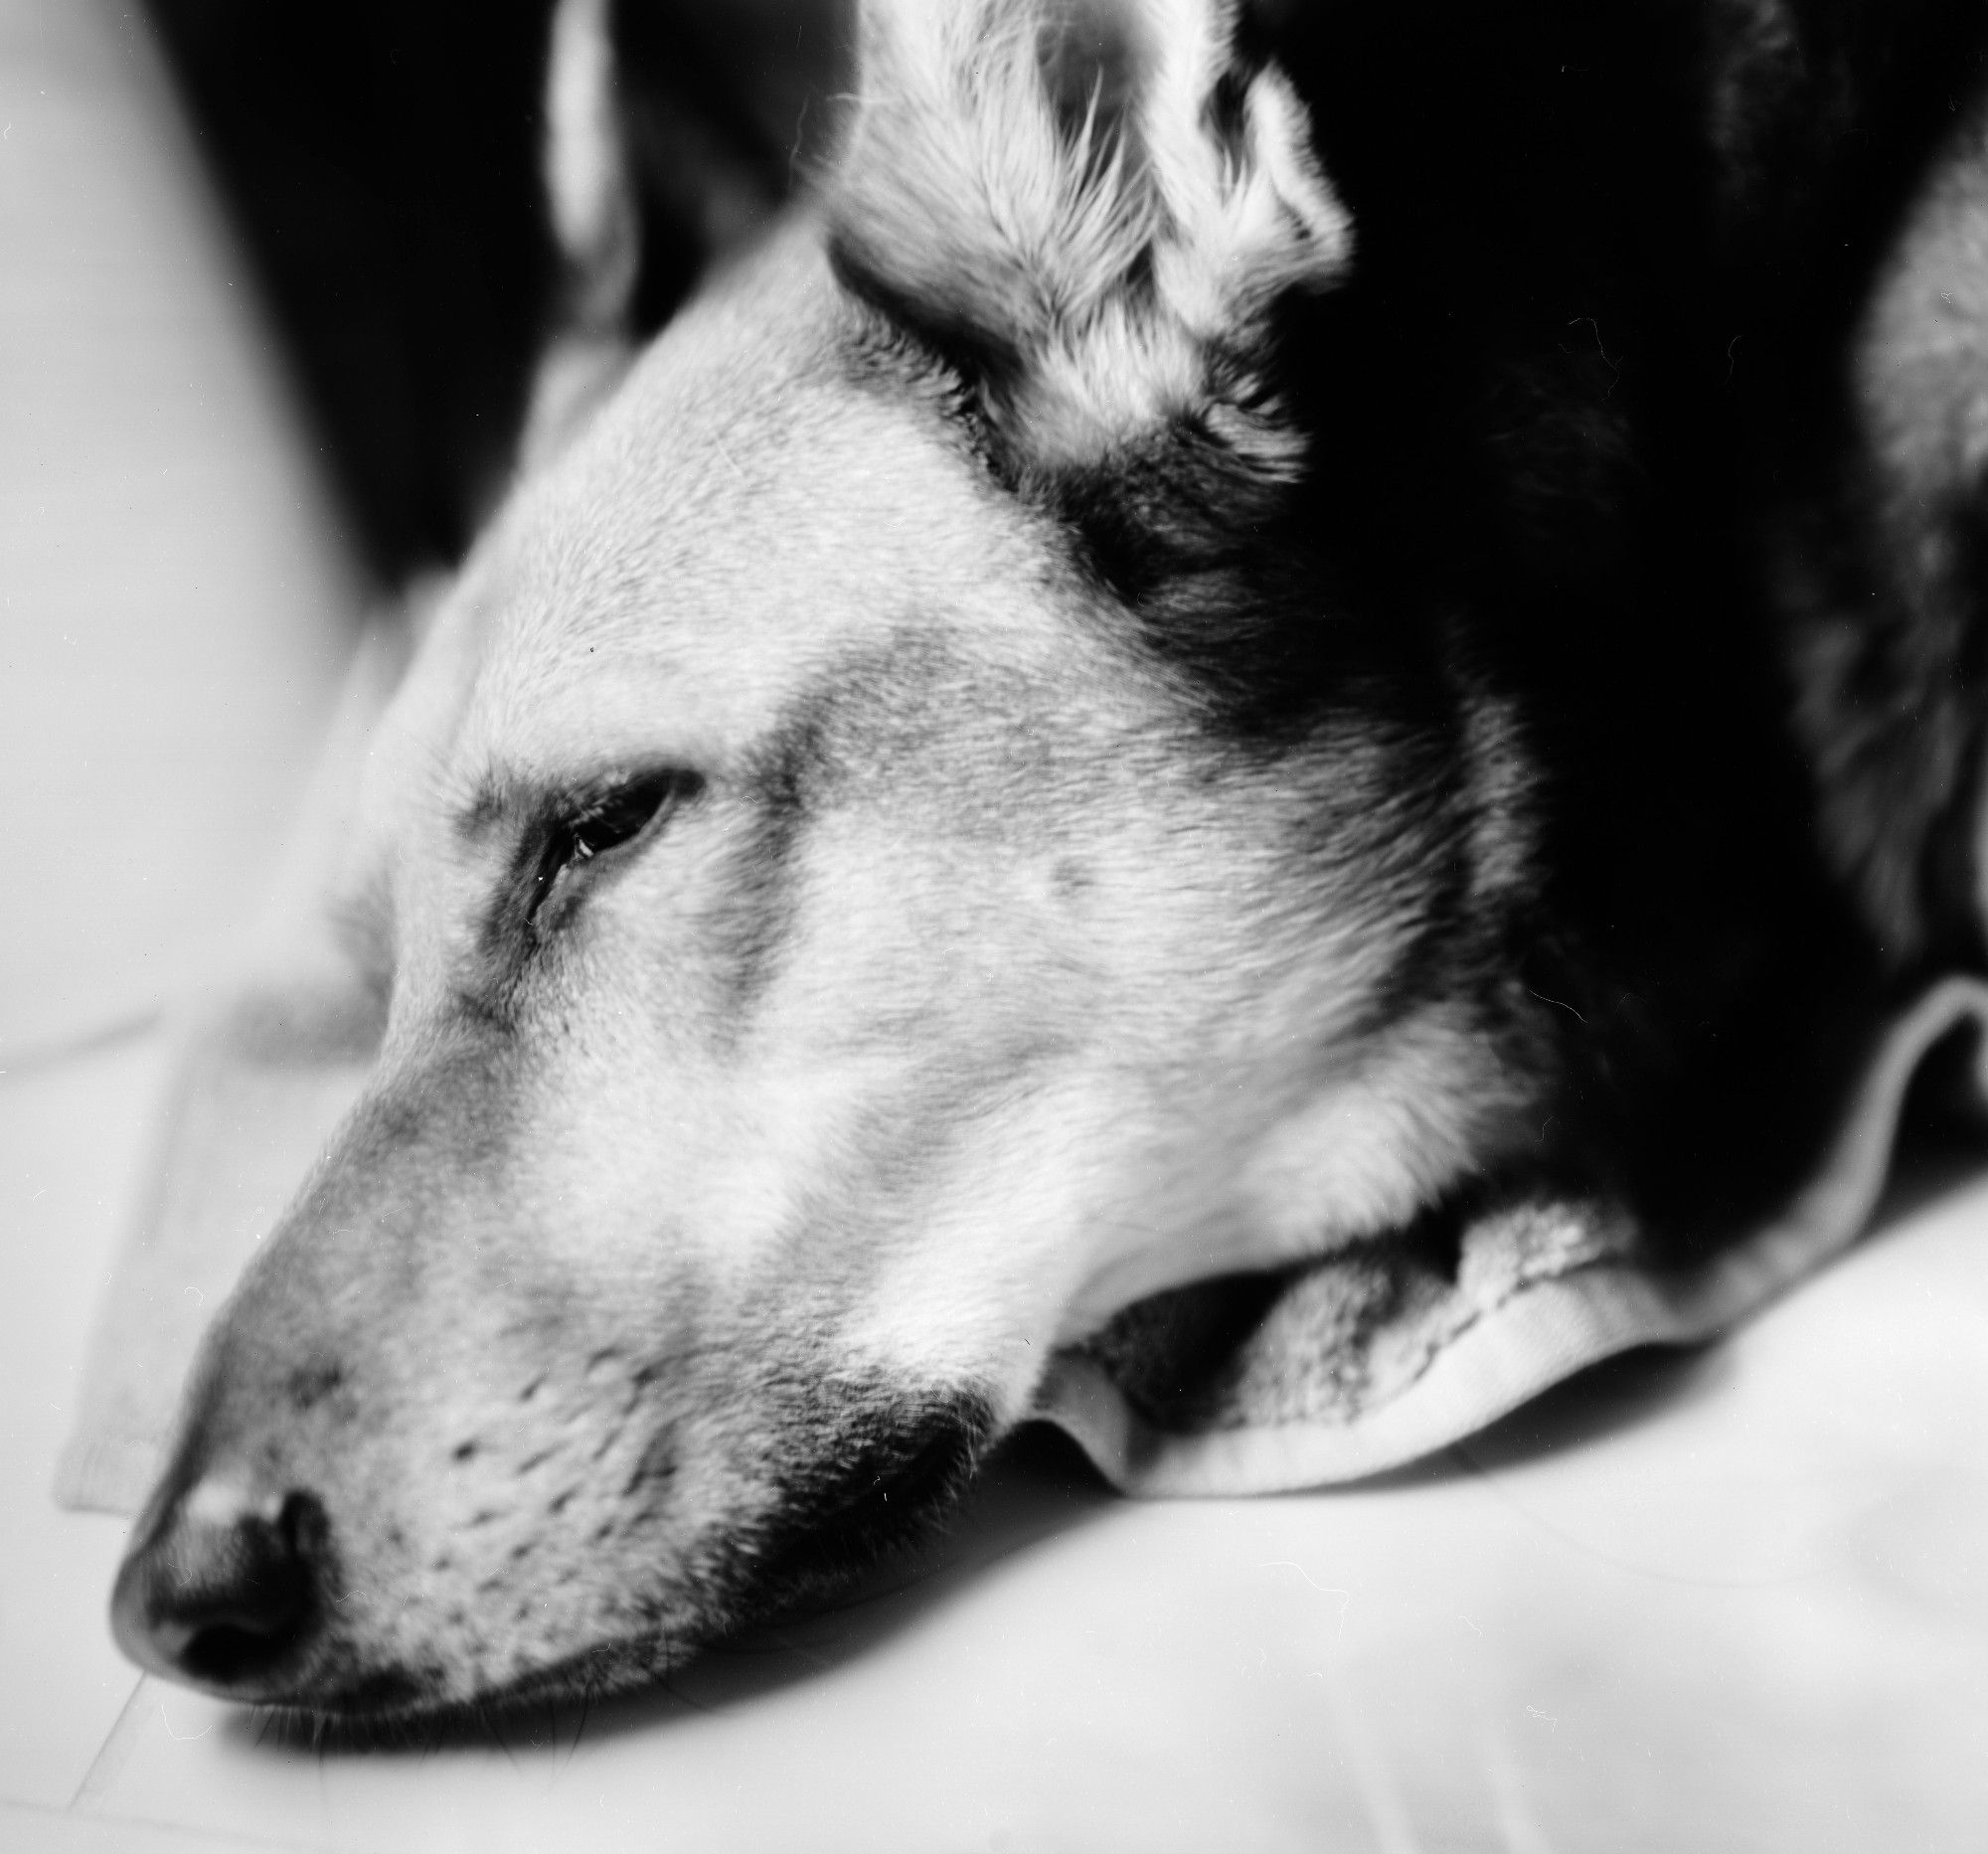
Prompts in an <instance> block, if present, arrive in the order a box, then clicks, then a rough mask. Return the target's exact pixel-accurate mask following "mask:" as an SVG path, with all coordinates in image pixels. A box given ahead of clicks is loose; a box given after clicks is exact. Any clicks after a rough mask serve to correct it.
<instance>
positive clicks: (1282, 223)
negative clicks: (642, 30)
mask: <svg viewBox="0 0 1988 1854" xmlns="http://www.w3.org/2000/svg"><path fill="white" fill-rule="evenodd" d="M1237 11H1238V9H1237V7H1236V5H1235V4H1234V0H1063V3H1061V4H1059V0H1022V3H1021V4H1014V3H1013V0H1002V3H1001V4H996V3H995V0H870V3H869V4H868V5H867V7H866V9H865V12H864V14H863V19H862V26H861V35H860V48H861V50H860V57H861V80H860V89H859V95H858V99H857V106H856V109H855V111H854V114H853V121H852V126H851V129H850V133H849V139H848V142H847V144H846V147H845V150H844V153H843V156H842V160H841V163H840V169H839V173H838V176H837V179H836V182H835V185H834V188H833V192H832V195H831V213H832V234H831V236H832V246H831V249H832V251H833V253H834V256H835V259H836V262H837V265H838V268H839V270H840V272H841V274H842V276H843V278H844V280H845V282H847V283H848V284H849V286H850V287H851V288H852V289H853V290H854V291H855V292H856V293H857V294H858V295H860V296H862V297H864V298H866V299H868V300H869V301H871V302H872V303H874V304H875V305H877V306H878V307H880V308H882V309H883V310H884V311H885V312H886V313H887V314H888V315H889V316H890V317H891V318H892V320H893V321H895V322H896V323H898V324H900V325H902V326H904V327H906V328H908V329H910V330H911V332H912V333H913V334H914V335H916V336H917V337H919V338H920V339H922V340H923V341H924V342H926V343H927V344H928V345H929V346H931V347H933V348H935V349H936V350H937V351H938V352H939V353H940V354H941V355H942V356H943V357H944V358H945V359H946V360H947V361H948V362H949V363H951V365H952V366H953V367H954V368H955V369H956V370H957V371H958V372H959V373H961V374H962V375H964V376H965V377H966V378H967V379H968V380H969V382H970V383H971V385H972V386H973V388H974V389H975V391H976V393H977V394H978V396H979V399H980V402H981V411H982V413H983V415H984V419H985V422H986V424H987V426H988V427H989V429H990V430H991V433H992V436H993V440H994V444H995V447H996V450H997V452H998V453H1001V454H1002V457H1003V460H1004V461H1005V462H1006V464H1007V465H1008V467H1009V468H1010V469H1012V470H1013V471H1014V472H1015V473H1016V474H1017V475H1018V476H1020V477H1022V478H1024V479H1026V478H1030V477H1036V478H1054V477H1056V476H1057V475H1059V474H1062V473H1065V472H1069V471H1072V470H1082V469H1085V468H1087V467H1089V466H1092V465H1095V464H1097V463H1099V462H1101V461H1104V460H1105V459H1107V458H1109V457H1111V456H1113V455H1114V454H1115V453H1121V452H1125V451H1129V450H1131V449H1133V448H1136V447H1139V446H1141V445H1143V444H1145V443H1147V442H1148V441H1149V440H1150V439H1151V438H1152V437H1153V436H1154V435H1155V434H1162V433H1165V432H1167V431H1169V430H1174V431H1178V430H1182V429H1189V430H1192V431H1194V432H1195V433H1196V434H1197V435H1198V436H1200V437H1201V438H1203V439H1205V440H1213V442H1214V443H1215V444H1216V445H1217V446H1218V447H1219V448H1220V450H1221V451H1222V452H1224V453H1226V454H1225V455H1224V458H1223V461H1224V464H1225V466H1226V467H1227V468H1228V469H1229V470H1230V472H1231V473H1233V472H1234V469H1235V466H1237V465H1241V466H1242V468H1243V472H1244V473H1245V474H1249V475H1253V476H1255V477H1257V478H1258V479H1261V478H1268V479H1270V480H1271V481H1272V482H1276V481H1282V480H1285V479H1287V478H1288V477H1290V476H1291V475H1292V474H1294V473H1295V471H1296V469H1297V468H1298V465H1299V462H1300V459H1301V449H1302V439H1301V436H1300V434H1299V433H1298V432H1297V431H1296V429H1295V428H1294V427H1293V426H1292V424H1291V422H1290V420H1289V418H1288V416H1287V414H1286V413H1285V411H1284V409H1283V408H1281V407H1280V406H1279V404H1278V402H1277V399H1276V395H1275V392H1274V385H1273V382H1272V381H1271V379H1270V377H1269V362H1270V351H1271V348H1272V346H1273V343H1272V340H1271V335H1272V318H1273V313H1274V311H1275V309H1276V307H1277V305H1278V304H1279V303H1280V302H1281V301H1283V300H1284V299H1286V298H1287V297H1288V296H1289V295H1290V293H1291V292H1294V291H1317V290H1321V289H1326V288H1329V287H1331V286H1332V285H1333V284H1334V283H1336V282H1337V281H1338V280H1339V279H1340V278H1341V277H1342V276H1343V275H1344V274H1345V272H1346V270H1347V267H1348V265H1349V262H1350V259H1351V255H1352V228H1351V224H1350V221H1349V219H1348V217H1347V214H1346V212H1345V211H1344V209H1343V208H1342V207H1341V205H1340V203H1339V201H1338V200H1337V198H1336V197H1335V196H1334V194H1333V191H1332V189H1331V187H1330V186H1329V185H1328V183H1327V181H1326V179H1325V176H1324V174H1323V173H1322V172H1321V170H1320V168H1319V166H1318V164H1317V162H1316V160H1315V159H1314V157H1313V155H1312V152H1311V149H1310V146H1309V143H1308V128H1307V123H1306V120H1305V116H1304V112H1303V109H1302V106H1301V105H1300V103H1299V101H1298V98H1297V94H1296V92H1295V91H1294V90H1293V88H1292V87H1291V85H1290V84H1289V83H1288V81H1287V80H1286V79H1285V78H1284V77H1283V75H1282V74H1281V73H1280V72H1278V71H1277V70H1275V69H1274V68H1273V67H1271V66H1270V65H1268V64H1266V63H1264V62H1263V61H1261V60H1259V59H1254V58H1252V57H1250V56H1249V55H1248V54H1247V52H1246V51H1245V50H1244V49H1243V47H1242V46H1241V45H1240V43H1239V39H1238V20H1237Z"/></svg>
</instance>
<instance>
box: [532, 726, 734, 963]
mask: <svg viewBox="0 0 1988 1854" xmlns="http://www.w3.org/2000/svg"><path fill="white" fill-rule="evenodd" d="M706 782H707V781H706V779H705V777H704V774H703V773H701V772H698V771H696V770H694V769H693V768H691V767H689V766H680V765H662V766H651V767H647V768H644V769H643V770H641V771H638V772H634V773H630V774H628V775H626V776H625V777H619V778H615V779H611V780H603V781H602V782H601V783H599V784H598V785H596V786H594V787H592V788H590V789H588V790H586V791H583V792H578V793H573V794H569V795H568V796H567V797H566V798H564V799H563V800H562V801H560V802H559V803H558V804H557V805H555V806H554V807H552V809H551V815H550V817H549V818H548V820H547V822H546V823H545V824H544V825H543V826H542V829H541V832H540V836H539V843H540V849H539V855H538V857H537V859H536V867H535V869H534V871H533V874H532V877H531V883H530V889H529V892H528V899H527V906H526V910H525V923H526V926H527V927H529V928H530V929H531V930H532V932H533V934H534V935H535V936H536V937H537V938H538V939H540V940H544V939H546V938H547V937H548V936H549V935H550V934H551V933H552V932H553V930H554V929H555V927H557V926H558V924H559V920H560V918H561V917H562V916H563V915H564V913H565V909H564V906H563V905H562V903H563V900H564V898H565V897H566V896H567V895H568V894H569V893H570V892H571V890H572V886H573V881H574V878H575V877H576V876H577V875H578V874H580V872H583V871H586V870H588V869H590V868H591V866H592V865H593V864H595V863H597V862H599V861H600V860H601V859H603V858H606V857H610V856H612V855H613V854H614V852H616V851H618V850H623V849H626V848H628V847H629V846H630V845H632V844H634V843H636V842H637V841H638V840H640V839H641V838H643V837H646V836H648V835H650V834H651V833H652V832H653V831H654V830H655V829H656V827H657V826H658V825H659V824H660V823H662V822H663V821H664V820H665V819H667V818H668V817H670V816H672V815H674V814H675V813H676V812H677V811H679V810H681V809H682V808H683V807H684V806H685V805H687V804H690V803H692V802H694V801H695V800H696V799H697V798H698V797H699V796H700V795H702V793H703V792H704V790H705V786H706Z"/></svg>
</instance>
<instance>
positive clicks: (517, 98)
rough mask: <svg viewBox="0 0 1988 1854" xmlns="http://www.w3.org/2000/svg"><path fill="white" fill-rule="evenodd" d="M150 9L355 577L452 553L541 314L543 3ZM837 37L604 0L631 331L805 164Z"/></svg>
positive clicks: (501, 441)
mask: <svg viewBox="0 0 1988 1854" xmlns="http://www.w3.org/2000/svg"><path fill="white" fill-rule="evenodd" d="M145 4H146V8H147V11H148V13H149V14H150V16H151V19H152V23H153V26H154V29H155V31H156V32H157V34H158V37H159V39H160V41H161V43H162V45H163V46H164V48H165V51H166V54H167V57H168V60H169V63H170V66H171V69H172V72H173V75H174V78H175V81H176V83H177V84H178V86H179V89H180V93H181V96H182V99H183V101H184V103H185V106H186V109H187V113H188V115H189V117H190V118H191V120H192V123H193V126H194V130H195V134H196V136H197V139H198V142H199V145H200V147H201V150H202V153H203V156H204V158H205V160H206V161H207V163H208V166H209V168H210V171H211V172H212V174H213V177H214V179H215V182H216V185H217V187H218V190H219V192H220V194H221V196H222V198H223V200H224V201H225V203H226V206H227V209H228V211H229V213H230V215H231V217H232V219H233V222H234V225H235V229H236V232H237V235H238V237H239V238H240V239H241V241H242V243H243V245H244V247H245V248H246V250H247V252H248V257H249V261H250V264H251V266H252V268H253V271H254V273H255V275H256V277H257V279H258V281H259V283H260V285H261V288H262V291H263V293H264V296H265V299H266V302H267V305H268V309H269V312H270V314H271V316H272V318H273V320H274V322H275V324H276V326H277V328H278V330H279V332H280V334H281V337H282V340H283V342H284V345H285V348H286V350H287V353H288V355H289V357H290V361H291V365H292V367H293V370H294V373H295V375H296V378H297V380H298V382H299V384H300V387H301V391H302V394H303V397H304V400H305V402H306V404H307V406H308V408H309V410H310V413H311V415H312V417H313V418H314V420H315V422H316V428H317V432H318V434H319V436H320V438H321V441H322V444H323V446H324V450H325V453H326V461H327V463H328V465H329V472H328V473H329V475H330V477H331V479H332V480H333V482H334V483H335V484H336V486H337V488H338V490H339V492H340V494H341V496H342V498H343V500H344V502H345V504H346V507H347V511H348V513H349V515H350V517H351V521H352V526H353V529H354V531H355V532H356V534H357V535H358V536H359V538H360V541H361V544H362V546H363V549H364V551H365V555H366V559H367V564H368V566H369V567H370V568H371V570H372V571H373V572H374V574H376V575H377V576H378V577H379V578H380V579H381V580H383V581H385V582H387V583H389V584H391V583H393V582H396V581H398V580H400V579H402V578H404V577H406V576H407V575H408V574H409V573H410V572H413V571H415V570H418V569H420V568H423V567H427V566H433V565H439V564H446V563H448V562H450V561H453V560H454V559H456V558H457V557H458V556H459V555H460V553H461V552H462V550H463V548H464V547H465V546H466V545H467V544H468V542H469V539H470V538H471V536H472V535H473V534H474V532H475V530H476V528H477V526H478V525H479V523H480V521H481V519H482V517H483V515H484V513H485V512H486V511H487V509H488V507H489V504H490V502H491V500H492V498H493V497H494V496H495V494H496V493H497V492H498V490H499V489H500V488H501V486H502V484H503V481H504V478H505V476H506V473H507V471H508V469H509V465H510V458H511V452H512V447H513V444H514V442H515V439H516V436H517V431H518V425H519V421H520V418H521V416H522V413H523V409H524V405H525V399H526V394H527V391H528V388H529V383H530V373H531V364H532V358H533V355H534V354H535V352H536V351H537V348H538V346H539V344H540V342H541V341H542V340H543V338H544V335H545V333H546V330H547V327H548V325H549V322H550V320H551V318H552V316H553V314H554V312H555V309H556V305H557V301H558V281H559V266H558V258H557V253H556V252H555V250H554V248H553V245H552V241H551V238H550V234H549V231H548V226H547V220H546V215H545V211H544V208H543V203H542V197H541V193H540V184H539V168H540V153H541V138H542V135H543V128H544V110H543V107H542V92H543V88H544V80H545V62H546V51H547V45H548V41H549V32H550V22H551V15H552V10H553V0H477V3H476V4H473V5H472V4H467V3H465V0H340V3H339V4H337V5H332V6H326V5H281V6H271V5H268V4H266V0H145ZM841 20H842V8H841V7H840V6H839V5H838V4H836V0H619V4H617V5H616V6H615V7H614V34H615V39H616V45H617V53H618V61H617V62H618V68H619V72H620V90H619V100H620V105H621V110H622V115H623V124H624V133H625V135H626V138H627V144H628V146H629V148H630V150H631V155H632V160H633V165H634V168H635V171H636V177H637V184H638V186H639V188H640V193H641V202H640V203H641V219H642V234H643V264H642V274H641V278H640V283H639V286H638V290H637V302H636V315H637V320H638V322H640V323H641V324H642V325H643V326H644V328H645V329H646V328H653V327H654V326H656V325H658V324H660V322H661V321H662V320H663V319H664V318H665V317H666V316H667V315H668V314H669V312H670V311H671V310H672V309H673V308H674V307H675V306H676V304H677V302H678V301H680V300H681V298H682V296H683V294H684V293H685V291H686V290H687V289H688V288H689V286H690V285H691V283H692V282H693V281H694V280H695V278H696V276H697V274H698V272H699V271H700V270H701V269H702V267H703V266H704V264H705V263H706V262H707V261H708V260H709V259H710V257H711V256H713V255H714V254H715V253H716V252H717V251H718V250H719V249H720V248H721V247H722V246H723V245H724V244H725V243H726V242H727V241H728V240H731V239H735V238H737V237H739V236H742V235H743V233H745V231H747V230H749V227H750V225H751V224H752V223H753V222H754V221H755V219H756V218H757V217H761V216H763V214H764V213H767V212H770V211H771V210H772V208H773V207H774V206H775V205H776V204H777V203H778V201H779V200H780V199H781V198H782V197H783V196H784V195H785V194H786V192H787V191H788V190H789V189H790V187H791V186H792V184H793V183H794V181H795V179H797V178H798V177H799V176H800V175H801V174H802V173H804V172H805V170H806V166H807V157H808V155H809V154H810V153H811V151H812V149H813V147H814V145H815V140H814V138H815V137H816V135H818V133H819V129H820V125H821V124H822V123H824V122H825V120H826V118H827V115H828V113H829V112H828V109H827V107H826V98H827V96H828V95H829V94H830V93H832V91H833V90H834V89H835V88H836V87H837V85H838V83H839V78H840V73H841V71H842V69H843V60H844V58H845V56H846V36H847V35H846V33H845V32H844V30H843V28H842V24H841ZM714 199H717V200H722V201H724V202H726V203H727V207H726V211H725V212H724V213H723V214H722V215H721V214H716V213H714V212H713V211H712V210H711V208H710V205H709V203H710V202H711V201H713V200H714Z"/></svg>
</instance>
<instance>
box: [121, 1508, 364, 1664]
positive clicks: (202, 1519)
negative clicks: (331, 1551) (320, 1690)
mask: <svg viewBox="0 0 1988 1854" xmlns="http://www.w3.org/2000/svg"><path fill="white" fill-rule="evenodd" d="M325 1530H326V1528H325V1519H324V1510H323V1508H322V1507H321V1506H320V1505H319V1504H318V1502H317V1501H316V1500H315V1499H313V1498H312V1497H311V1496H310V1495H309V1494H307V1493H292V1494H289V1495H287V1496H266V1497H265V1496H260V1495H256V1494H253V1493H251V1492H250V1491H248V1490H247V1489H244V1488H238V1487H235V1486H233V1485H230V1484H228V1483H225V1482H221V1481H215V1480H204V1481H200V1482H197V1483H196V1484H195V1485H194V1486H192V1487H190V1488H189V1489H187V1491H186V1492H185V1493H183V1494H181V1495H180V1496H179V1497H178V1498H177V1499H175V1500H174V1501H173V1502H172V1503H171V1504H170V1505H169V1506H168V1507H167V1508H166V1509H165V1511H164V1512H163V1513H162V1514H161V1515H160V1516H159V1519H158V1521H157V1523H156V1524H155V1525H153V1526H152V1528H151V1529H150V1531H149V1532H148V1533H147V1535H146V1537H145V1538H144V1539H143V1540H142V1541H141V1542H140V1543H139V1544H138V1545H137V1547H136V1548H135V1549H134V1550H133V1551H132V1552H131V1554H130V1556H129V1557H128V1558H126V1559H125V1561H124V1566H123V1569H122V1570H121V1571H119V1572H118V1574H117V1588H116V1591H115V1593H114V1594H113V1595H112V1597H111V1600H110V1625H111V1630H112V1632H113V1633H114V1634H115V1635H116V1637H117V1644H118V1646H119V1647H121V1648H122V1649H123V1650H124V1652H125V1653H126V1654H128V1655H129V1656H130V1657H131V1658H132V1659H133V1660H134V1661H136V1662H137V1663H138V1664H139V1666H141V1667H145V1668H149V1669H150V1670H151V1671H152V1672H154V1673H160V1674H168V1675H170V1676H172V1678H174V1679H175V1680H187V1681H191V1682H193V1683H194V1684H195V1685H196V1686H201V1687H206V1688H207V1689H208V1690H209V1691H211V1692H219V1693H223V1694H227V1695H229V1696H231V1697H234V1698H238V1699H262V1698H269V1697H273V1696H274V1695H275V1694H276V1693H277V1692H279V1691H280V1690H281V1688H282V1686H283V1685H284V1684H285V1683H286V1677H287V1676H289V1675H290V1674H292V1673H293V1672H294V1670H295V1668H296V1667H297V1665H298V1664H299V1663H300V1661H301V1660H302V1658H303V1656H304V1654H305V1652H306V1651H307V1649H308V1645H309V1641H310V1638H311V1636H312V1635H313V1634H314V1633H315V1632H316V1628H317V1625H318V1619H319V1615H320V1611H321V1595H322V1590H321V1577H320V1572H321V1569H322V1562H323V1557H324V1541H325Z"/></svg>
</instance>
